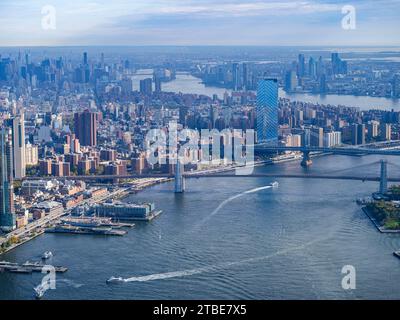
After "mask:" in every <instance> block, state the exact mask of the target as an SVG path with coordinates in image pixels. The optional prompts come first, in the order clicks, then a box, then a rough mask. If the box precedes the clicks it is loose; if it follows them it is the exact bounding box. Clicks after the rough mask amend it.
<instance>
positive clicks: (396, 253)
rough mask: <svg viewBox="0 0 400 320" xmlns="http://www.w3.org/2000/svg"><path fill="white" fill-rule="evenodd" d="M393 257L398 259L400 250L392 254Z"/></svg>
mask: <svg viewBox="0 0 400 320" xmlns="http://www.w3.org/2000/svg"><path fill="white" fill-rule="evenodd" d="M393 255H394V256H395V257H397V258H399V259H400V250H398V251H395V252H393Z"/></svg>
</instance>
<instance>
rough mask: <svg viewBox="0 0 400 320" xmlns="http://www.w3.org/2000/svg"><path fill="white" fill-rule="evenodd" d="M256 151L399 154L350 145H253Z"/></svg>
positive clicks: (398, 152) (398, 151)
mask: <svg viewBox="0 0 400 320" xmlns="http://www.w3.org/2000/svg"><path fill="white" fill-rule="evenodd" d="M254 151H255V152H256V153H263V152H270V153H271V152H283V151H293V152H295V151H297V152H302V153H310V152H325V153H334V154H342V155H360V154H365V155H367V154H375V155H383V156H400V150H385V149H370V148H354V147H353V148H352V147H331V148H328V147H284V146H279V147H274V146H267V145H256V146H255V147H254Z"/></svg>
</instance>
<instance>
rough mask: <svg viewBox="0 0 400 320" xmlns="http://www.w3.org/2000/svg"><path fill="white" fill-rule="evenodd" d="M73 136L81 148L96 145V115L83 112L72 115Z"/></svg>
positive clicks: (86, 111) (87, 111)
mask: <svg viewBox="0 0 400 320" xmlns="http://www.w3.org/2000/svg"><path fill="white" fill-rule="evenodd" d="M74 126H75V135H76V137H77V138H78V139H79V142H80V144H81V145H82V146H91V147H93V146H96V145H97V113H95V112H90V111H89V110H85V111H84V112H83V113H75V115H74Z"/></svg>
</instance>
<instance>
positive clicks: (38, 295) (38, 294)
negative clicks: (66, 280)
mask: <svg viewBox="0 0 400 320" xmlns="http://www.w3.org/2000/svg"><path fill="white" fill-rule="evenodd" d="M33 290H35V297H36V299H42V297H43V296H44V293H45V292H46V290H45V288H44V287H43V286H42V285H41V284H40V285H38V286H37V287H35V288H33Z"/></svg>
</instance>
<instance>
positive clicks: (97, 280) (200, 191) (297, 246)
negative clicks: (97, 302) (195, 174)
mask: <svg viewBox="0 0 400 320" xmlns="http://www.w3.org/2000/svg"><path fill="white" fill-rule="evenodd" d="M378 160H379V158H378V157H376V156H365V157H346V156H325V157H321V158H317V159H314V164H313V166H312V167H311V168H310V169H308V170H310V171H311V172H314V173H329V172H340V173H341V174H346V173H351V174H354V175H362V174H376V175H378V171H379V165H378V164H374V163H375V162H376V161H378ZM388 160H389V161H390V162H392V163H396V161H398V160H397V158H395V157H388ZM256 170H257V172H279V173H285V172H290V173H298V172H302V171H303V170H305V169H303V168H301V167H300V165H299V163H298V162H290V163H282V164H277V165H272V166H265V167H260V168H257V169H256ZM395 170H396V169H395V168H394V167H392V166H391V165H389V174H390V175H393V176H400V172H399V171H398V169H397V171H395ZM232 179H235V180H232ZM271 182H273V181H272V180H271V179H267V178H246V177H241V178H202V179H194V180H188V181H187V192H186V193H184V194H182V195H176V194H174V192H173V183H165V184H161V185H157V186H153V187H151V188H148V189H146V190H144V191H143V192H140V193H139V194H137V195H133V196H130V198H129V200H131V201H153V202H155V204H156V207H157V209H161V210H163V213H162V215H160V216H159V217H158V218H156V219H155V220H153V221H152V222H150V223H138V224H137V225H136V226H135V227H134V228H132V229H130V230H129V233H128V235H126V236H124V237H103V236H83V235H81V236H80V235H57V234H45V235H43V236H40V237H38V238H36V239H35V240H33V241H31V242H29V243H26V244H24V245H23V246H21V247H19V248H17V249H16V250H14V251H12V252H10V253H8V254H6V255H4V256H2V257H1V259H2V260H3V259H4V260H8V261H18V262H24V261H26V260H28V259H31V260H34V259H39V257H40V255H41V254H42V253H43V252H44V251H46V250H51V251H52V252H53V253H54V257H53V258H52V260H50V261H49V263H53V264H55V265H63V266H67V267H68V268H69V271H68V272H67V273H65V274H62V275H59V276H58V277H57V289H56V290H49V291H47V292H46V295H45V299H307V298H308V299H399V298H400V287H399V285H398V284H399V283H400V260H399V259H397V258H395V257H394V256H393V255H392V252H393V251H394V250H396V249H399V248H400V235H389V234H380V233H379V232H378V231H377V230H376V229H375V227H374V226H373V225H372V223H371V222H370V220H369V219H368V218H367V217H366V215H365V214H364V213H363V212H362V210H361V209H360V207H359V206H358V205H357V204H356V203H355V199H357V198H358V197H365V196H368V195H370V193H371V192H373V191H375V190H377V188H378V183H376V182H365V183H363V182H361V181H333V180H326V181H323V180H311V179H278V182H279V187H278V188H276V189H273V188H270V187H269V186H270V184H271ZM345 265H352V266H354V267H355V269H356V289H355V290H351V291H346V290H343V289H342V286H341V281H342V277H343V275H342V274H341V270H342V268H343V266H345ZM111 276H118V277H123V278H124V279H127V280H128V282H126V283H123V284H117V285H107V284H106V280H107V279H108V278H110V277H111ZM41 277H42V275H40V274H33V275H16V274H8V273H4V274H0V288H1V290H0V299H33V289H32V288H33V287H34V286H35V285H37V284H38V283H39V282H40V281H41Z"/></svg>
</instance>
